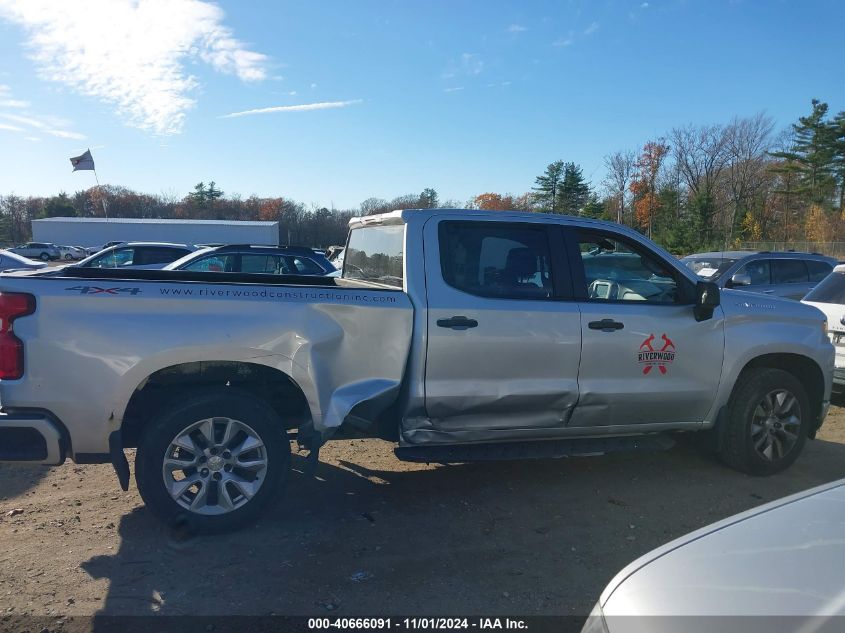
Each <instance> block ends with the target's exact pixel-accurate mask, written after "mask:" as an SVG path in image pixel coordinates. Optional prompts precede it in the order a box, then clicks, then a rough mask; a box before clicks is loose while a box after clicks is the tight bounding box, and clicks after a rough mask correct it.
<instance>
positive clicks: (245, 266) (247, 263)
mask: <svg viewBox="0 0 845 633" xmlns="http://www.w3.org/2000/svg"><path fill="white" fill-rule="evenodd" d="M241 272H242V273H264V274H268V273H269V274H271V275H272V274H277V273H278V272H279V258H278V257H277V256H276V255H241Z"/></svg>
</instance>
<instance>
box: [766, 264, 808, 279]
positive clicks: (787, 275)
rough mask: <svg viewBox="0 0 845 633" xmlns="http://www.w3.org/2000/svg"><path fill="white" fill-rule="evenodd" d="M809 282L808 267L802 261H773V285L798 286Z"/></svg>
mask: <svg viewBox="0 0 845 633" xmlns="http://www.w3.org/2000/svg"><path fill="white" fill-rule="evenodd" d="M806 282H807V267H806V266H805V265H804V262H803V261H802V260H800V259H773V260H772V283H773V284H798V283H806Z"/></svg>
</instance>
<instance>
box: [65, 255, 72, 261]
mask: <svg viewBox="0 0 845 633" xmlns="http://www.w3.org/2000/svg"><path fill="white" fill-rule="evenodd" d="M65 259H66V260H67V261H70V260H72V259H73V255H71V254H70V253H68V254H67V255H65Z"/></svg>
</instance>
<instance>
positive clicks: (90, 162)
mask: <svg viewBox="0 0 845 633" xmlns="http://www.w3.org/2000/svg"><path fill="white" fill-rule="evenodd" d="M70 164H71V165H73V171H80V170H84V169H87V170H93V169H94V157H93V156H91V150H90V149H88V150H85V153H84V154H82V155H81V156H75V157H73V158H71V159H70Z"/></svg>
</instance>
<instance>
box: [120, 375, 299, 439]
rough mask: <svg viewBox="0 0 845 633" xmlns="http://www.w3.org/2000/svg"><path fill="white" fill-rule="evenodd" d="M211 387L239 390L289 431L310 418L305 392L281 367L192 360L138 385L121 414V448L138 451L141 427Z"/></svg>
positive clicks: (149, 377) (145, 379)
mask: <svg viewBox="0 0 845 633" xmlns="http://www.w3.org/2000/svg"><path fill="white" fill-rule="evenodd" d="M209 388H220V389H226V388H236V389H238V390H240V391H246V392H248V393H250V394H252V395H253V396H255V397H256V398H260V399H262V400H264V401H265V402H267V403H268V404H269V405H270V406H271V407H272V408H273V409H274V410H275V411H276V413H278V414H279V416H280V417H281V418H282V419H283V420H284V421H285V429H293V428H299V427H301V426H303V425H305V424H306V423H308V422H309V421H310V418H311V411H310V408H309V405H308V399H307V398H306V395H305V392H304V391H303V389H302V388H301V387H300V386H299V385H298V384H297V382H296V381H295V380H294V379H293V378H292V377H291V376H290V375H288V374H287V373H285V372H283V371H281V370H280V369H277V368H275V367H271V366H268V365H264V364H261V363H255V362H249V361H229V360H226V361H191V362H186V363H180V364H176V365H170V366H168V367H164V368H161V369H158V370H157V371H155V372H153V373H152V374H150V375H149V376H147V377H146V378H144V379H143V380H142V381H141V382H140V383H139V384H138V385H137V386H136V388H135V390H134V391H133V393H132V395H131V397H130V398H129V401H128V403H127V405H126V410H125V412H124V414H123V419H122V425H121V429H120V430H121V443H122V446H123V448H133V447H137V446H138V442H139V440H140V437H141V434H142V432H143V429H144V428H145V426H146V425H147V424H148V423H149V421H150V420H151V419H152V418H153V417H154V416H155V415H156V414H157V413H158V412H160V411H161V410H162V409H164V408H166V407H167V406H170V405H172V403H173V402H174V401H179V400H181V399H183V398H184V397H185V395H186V394H187V393H193V392H196V391H199V390H207V389H209Z"/></svg>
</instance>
